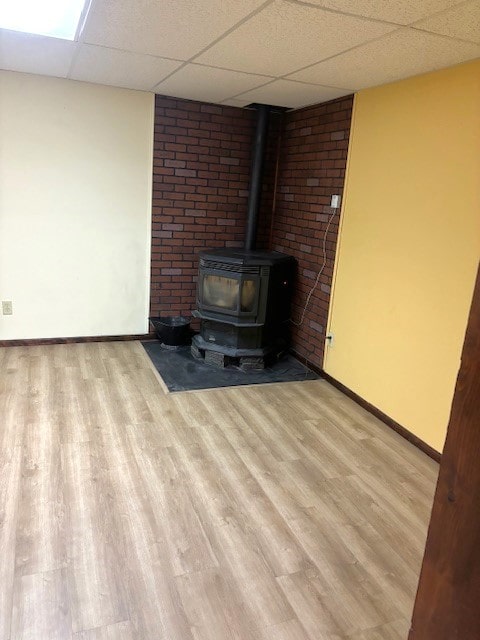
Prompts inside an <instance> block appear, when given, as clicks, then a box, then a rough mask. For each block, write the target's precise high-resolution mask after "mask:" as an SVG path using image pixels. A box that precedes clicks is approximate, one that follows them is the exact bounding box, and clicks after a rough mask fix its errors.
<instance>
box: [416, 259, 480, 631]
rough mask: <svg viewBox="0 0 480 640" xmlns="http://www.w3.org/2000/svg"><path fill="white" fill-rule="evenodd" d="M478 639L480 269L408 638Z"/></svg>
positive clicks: (479, 621)
mask: <svg viewBox="0 0 480 640" xmlns="http://www.w3.org/2000/svg"><path fill="white" fill-rule="evenodd" d="M446 338H448V337H446ZM479 638H480V269H479V272H478V273H477V281H476V285H475V290H474V295H473V302H472V307H471V309H470V317H469V320H468V326H467V332H466V336H465V342H464V345H463V352H462V361H461V365H460V371H459V374H458V378H457V384H456V387H455V395H454V398H453V404H452V411H451V414H450V422H449V425H448V431H447V439H446V443H445V448H444V451H443V455H442V461H441V465H440V474H439V478H438V484H437V489H436V493H435V498H434V502H433V510H432V517H431V520H430V527H429V531H428V537H427V544H426V548H425V555H424V558H423V565H422V571H421V575H420V582H419V586H418V592H417V598H416V601H415V607H414V611H413V619H412V626H411V629H410V635H409V640H479Z"/></svg>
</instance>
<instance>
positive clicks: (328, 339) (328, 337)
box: [325, 333, 333, 347]
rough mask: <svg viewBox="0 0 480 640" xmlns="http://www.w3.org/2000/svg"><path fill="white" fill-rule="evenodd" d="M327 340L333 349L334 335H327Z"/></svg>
mask: <svg viewBox="0 0 480 640" xmlns="http://www.w3.org/2000/svg"><path fill="white" fill-rule="evenodd" d="M325 340H326V341H327V344H328V346H329V347H333V333H329V334H327V336H326V338H325Z"/></svg>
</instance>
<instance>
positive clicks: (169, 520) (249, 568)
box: [0, 342, 438, 640]
mask: <svg viewBox="0 0 480 640" xmlns="http://www.w3.org/2000/svg"><path fill="white" fill-rule="evenodd" d="M0 420H1V424H0V464H1V475H0V500H1V502H0V638H1V639H2V640H21V639H22V640H23V639H28V640H43V639H45V640H57V639H58V640H63V639H69V640H131V639H133V638H134V639H141V640H147V639H148V640H150V639H151V640H347V639H349V640H405V638H406V635H407V630H408V624H409V619H410V615H411V609H412V605H413V599H414V596H415V590H416V584H417V580H418V574H419V569H420V563H421V557H422V553H423V547H424V543H425V535H426V528H427V523H428V519H429V512H430V507H431V503H432V496H433V490H434V483H435V480H436V475H437V471H438V468H437V465H436V464H435V463H434V462H432V461H431V460H430V459H429V458H427V457H426V456H425V455H423V454H422V453H420V452H419V451H418V450H417V449H415V448H414V447H412V446H411V445H410V444H408V443H407V442H406V441H404V440H403V439H402V438H400V437H399V436H397V435H396V434H395V433H393V432H392V431H390V430H389V429H388V428H387V427H385V426H384V425H383V424H382V423H380V422H378V421H377V420H376V419H374V418H372V417H371V416H370V415H369V414H367V413H366V412H365V411H363V410H362V409H361V408H359V407H358V406H357V405H355V404H354V403H353V402H352V401H350V400H349V399H347V398H345V397H344V396H343V395H342V394H341V393H339V392H338V391H337V390H335V389H334V388H332V387H331V386H329V385H328V384H327V383H326V382H325V381H321V380H317V381H305V382H295V383H283V384H272V385H262V386H251V387H236V388H229V389H218V390H209V391H200V392H198V391H197V392H190V393H177V394H167V393H165V390H164V388H163V386H162V385H161V382H159V379H158V377H157V375H156V373H155V372H154V371H153V369H152V367H151V365H150V361H149V360H148V357H147V356H146V354H145V352H144V351H143V348H142V346H141V345H140V344H139V343H134V342H130V343H129V342H110V343H91V344H71V345H54V346H41V347H10V348H6V349H0Z"/></svg>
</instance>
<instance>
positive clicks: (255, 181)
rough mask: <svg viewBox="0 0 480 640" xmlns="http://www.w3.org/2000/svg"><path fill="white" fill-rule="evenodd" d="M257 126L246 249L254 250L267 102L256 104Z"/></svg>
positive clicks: (260, 188)
mask: <svg viewBox="0 0 480 640" xmlns="http://www.w3.org/2000/svg"><path fill="white" fill-rule="evenodd" d="M255 109H256V110H257V126H256V129H255V137H254V140H253V151H252V165H251V171H250V191H249V194H248V209H247V230H246V234H245V250H246V251H253V250H254V249H255V243H256V238H257V225H258V210H259V208H260V199H261V196H262V176H263V161H264V158H265V147H266V143H267V131H268V116H269V112H270V107H269V106H268V105H266V104H258V105H255Z"/></svg>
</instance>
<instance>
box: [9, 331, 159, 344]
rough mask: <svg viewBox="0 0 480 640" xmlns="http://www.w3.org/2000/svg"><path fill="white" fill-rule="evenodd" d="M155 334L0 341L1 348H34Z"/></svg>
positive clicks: (147, 336)
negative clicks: (45, 345) (44, 345)
mask: <svg viewBox="0 0 480 640" xmlns="http://www.w3.org/2000/svg"><path fill="white" fill-rule="evenodd" d="M154 338H155V336H154V334H153V333H142V334H138V335H126V336H80V337H78V338H29V339H25V340H0V347H33V346H37V345H43V344H73V343H77V342H115V341H126V340H153V339H154Z"/></svg>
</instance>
